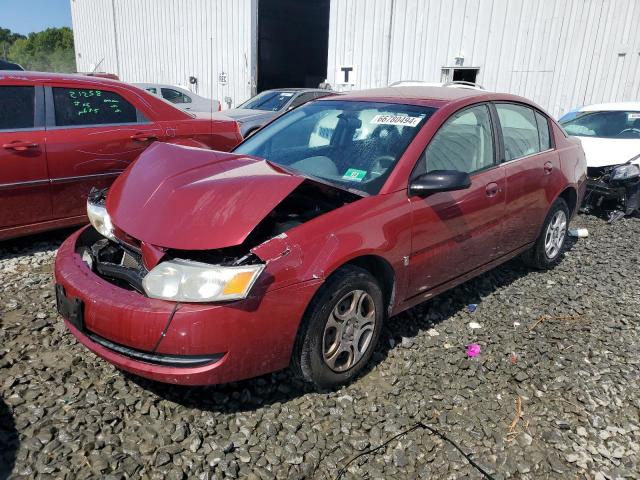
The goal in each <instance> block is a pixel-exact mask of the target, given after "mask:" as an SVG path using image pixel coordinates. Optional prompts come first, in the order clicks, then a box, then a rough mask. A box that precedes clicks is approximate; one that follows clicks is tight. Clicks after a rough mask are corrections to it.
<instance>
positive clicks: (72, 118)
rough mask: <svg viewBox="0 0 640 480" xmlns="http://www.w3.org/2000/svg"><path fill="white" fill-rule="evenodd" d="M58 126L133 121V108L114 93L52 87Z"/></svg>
mask: <svg viewBox="0 0 640 480" xmlns="http://www.w3.org/2000/svg"><path fill="white" fill-rule="evenodd" d="M53 105H54V107H55V113H56V125H57V126H82V125H101V124H118V123H135V122H136V121H137V114H136V109H135V107H134V106H133V105H131V104H130V103H129V102H128V101H126V100H125V99H124V98H122V97H121V96H120V95H118V94H117V93H115V92H109V91H107V90H92V89H86V88H57V87H54V88H53Z"/></svg>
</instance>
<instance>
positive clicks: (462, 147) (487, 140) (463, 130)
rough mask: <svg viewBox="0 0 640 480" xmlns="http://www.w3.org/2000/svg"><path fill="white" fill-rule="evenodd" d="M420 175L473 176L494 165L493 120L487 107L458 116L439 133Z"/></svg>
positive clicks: (427, 150) (433, 140)
mask: <svg viewBox="0 0 640 480" xmlns="http://www.w3.org/2000/svg"><path fill="white" fill-rule="evenodd" d="M425 160H426V165H423V166H419V168H420V170H421V171H420V173H425V172H426V173H428V172H433V171H435V170H458V171H460V172H466V173H473V172H477V171H479V170H483V169H485V168H488V167H491V166H492V165H494V149H493V133H492V130H491V116H490V115H489V108H488V107H487V106H486V105H479V106H477V107H471V108H466V109H464V110H462V111H461V112H458V113H455V114H454V115H453V116H451V118H449V120H447V121H446V123H445V124H444V125H443V126H442V127H440V130H438V131H437V132H436V134H435V135H434V137H433V139H432V140H431V142H429V146H428V147H427V149H426V150H425V153H424V155H423V159H421V160H420V161H421V162H424V161H425Z"/></svg>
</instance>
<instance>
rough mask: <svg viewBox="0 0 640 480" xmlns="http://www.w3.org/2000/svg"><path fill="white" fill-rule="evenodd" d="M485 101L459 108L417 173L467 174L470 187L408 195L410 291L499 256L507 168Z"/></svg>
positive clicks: (425, 288) (418, 290) (411, 293)
mask: <svg viewBox="0 0 640 480" xmlns="http://www.w3.org/2000/svg"><path fill="white" fill-rule="evenodd" d="M494 132H495V129H494V125H493V124H492V120H491V115H490V111H489V108H488V106H487V105H485V104H482V105H477V106H472V107H469V108H466V109H463V110H462V111H459V112H457V113H455V114H454V115H453V116H452V117H451V118H450V119H449V120H448V121H447V122H446V123H445V124H444V125H443V126H442V127H441V128H440V130H438V132H437V133H436V134H435V135H434V137H433V139H432V140H431V142H430V143H429V145H428V147H427V149H426V150H425V153H424V154H423V156H422V157H421V159H420V160H419V163H418V165H417V166H416V171H415V172H414V176H416V175H419V174H421V173H428V172H432V171H437V170H458V171H463V172H466V173H469V175H470V177H471V182H472V183H471V186H470V187H469V188H468V189H465V190H460V191H453V192H440V193H435V194H432V195H429V196H427V197H425V198H421V197H417V196H414V197H412V198H411V199H410V202H411V208H412V225H413V232H412V245H411V256H410V258H409V275H410V279H409V290H408V294H409V295H408V296H409V297H412V296H415V295H419V294H422V293H424V292H427V291H429V290H431V289H433V288H435V287H437V286H439V285H441V284H443V283H445V282H447V281H449V280H453V279H454V278H456V277H458V276H460V275H463V274H465V273H467V272H469V271H471V270H473V269H475V268H477V267H480V266H482V265H484V264H486V263H488V262H490V261H491V260H493V259H495V258H496V255H497V253H496V251H497V248H498V245H499V242H500V237H501V230H502V220H503V216H504V213H505V172H504V168H503V167H502V166H501V165H499V162H498V156H497V155H496V151H497V149H496V142H495V134H494Z"/></svg>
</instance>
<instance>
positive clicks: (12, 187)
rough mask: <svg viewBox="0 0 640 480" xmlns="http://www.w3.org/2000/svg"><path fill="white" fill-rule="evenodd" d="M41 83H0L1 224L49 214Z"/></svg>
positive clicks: (15, 223) (11, 224)
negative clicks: (20, 84)
mask: <svg viewBox="0 0 640 480" xmlns="http://www.w3.org/2000/svg"><path fill="white" fill-rule="evenodd" d="M43 123H44V110H43V93H42V88H41V87H33V86H18V85H6V84H3V85H0V228H2V229H4V228H11V227H18V226H22V225H28V224H32V223H38V222H43V221H46V220H49V219H50V218H51V198H50V191H49V175H48V172H47V156H46V146H45V134H44V124H43Z"/></svg>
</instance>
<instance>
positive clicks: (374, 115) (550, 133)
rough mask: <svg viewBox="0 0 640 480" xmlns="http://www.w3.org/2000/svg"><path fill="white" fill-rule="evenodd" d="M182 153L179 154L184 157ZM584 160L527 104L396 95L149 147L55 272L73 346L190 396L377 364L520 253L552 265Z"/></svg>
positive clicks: (352, 100) (98, 205) (321, 382)
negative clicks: (231, 142)
mask: <svg viewBox="0 0 640 480" xmlns="http://www.w3.org/2000/svg"><path fill="white" fill-rule="evenodd" d="M176 159H180V161H176ZM585 180H586V163H585V156H584V152H583V150H582V148H581V146H580V143H579V141H578V140H576V139H574V138H568V137H567V136H566V134H565V133H564V131H563V130H562V128H561V127H560V126H559V125H558V124H557V123H556V122H555V121H554V120H553V119H551V118H550V117H549V116H548V115H547V114H546V113H545V112H543V111H542V110H541V109H540V108H539V107H537V106H536V105H534V104H533V103H531V102H529V101H528V100H525V99H524V98H521V97H516V96H512V95H506V94H494V93H489V92H484V91H476V90H463V89H450V88H428V87H406V88H405V87H402V88H389V89H380V90H370V91H362V92H352V93H348V94H345V95H342V96H340V97H330V98H326V99H321V100H316V101H312V102H310V103H307V104H305V105H302V106H300V107H298V108H296V109H294V110H292V111H290V112H288V113H286V114H284V115H283V116H281V117H279V118H277V119H276V120H274V121H273V122H271V123H270V124H268V125H267V126H265V127H264V128H262V129H261V130H259V131H258V132H256V133H255V134H254V135H252V136H251V137H249V138H247V139H246V140H245V141H244V142H243V143H241V144H240V145H239V146H238V147H236V148H235V149H234V151H233V152H232V153H228V154H225V153H219V152H207V151H205V150H188V149H184V148H181V147H178V146H173V145H162V144H156V145H154V146H153V147H151V148H150V149H149V150H147V151H146V152H145V153H144V154H143V155H141V156H140V159H139V160H138V161H137V162H136V163H134V164H133V165H132V166H131V167H129V169H127V171H126V172H125V173H124V174H123V175H121V176H120V177H119V178H118V179H117V180H116V182H115V183H114V184H113V186H112V187H111V189H110V190H109V192H108V193H105V192H95V194H94V195H92V196H91V197H90V199H89V203H88V208H89V211H90V213H91V223H92V226H89V227H86V228H84V229H82V230H80V231H79V232H77V233H75V234H74V235H72V236H71V237H70V238H69V239H67V240H66V241H65V243H64V244H63V245H62V246H61V247H60V249H59V250H58V254H57V257H56V265H55V280H56V295H57V304H58V310H59V312H60V314H61V315H62V317H63V318H64V319H65V320H66V323H67V326H68V328H69V329H70V330H71V332H72V333H73V334H74V335H75V336H76V338H77V339H78V340H79V341H80V342H82V343H83V344H84V345H86V346H87V347H88V348H89V349H90V350H92V351H93V352H95V353H96V354H97V355H99V356H101V357H102V358H104V359H106V360H107V361H109V362H111V363H113V364H115V365H117V366H118V367H119V368H121V369H123V370H127V371H129V372H133V373H135V374H138V375H141V376H144V377H148V378H152V379H155V380H159V381H163V382H171V383H180V384H188V385H196V384H214V383H222V382H230V381H235V380H240V379H243V378H248V377H253V376H257V375H261V374H264V373H268V372H272V371H275V370H278V369H281V368H285V367H287V366H289V365H290V366H291V367H292V370H293V372H295V373H296V374H297V375H299V376H300V377H301V378H303V379H305V380H307V381H309V382H312V383H313V384H315V385H316V386H318V387H335V386H338V385H341V384H343V383H345V382H348V381H349V380H351V379H352V378H353V377H354V376H355V375H357V374H358V372H359V371H361V370H362V368H363V366H364V365H366V363H367V362H368V360H369V358H370V357H371V354H372V352H373V350H374V349H375V346H376V343H377V340H378V337H379V335H380V331H381V328H382V325H383V323H384V321H386V319H387V318H388V317H390V316H393V315H395V314H397V313H399V312H402V311H403V310H406V309H408V308H410V307H412V306H414V305H416V304H418V303H420V302H423V301H425V300H427V299H429V298H431V297H433V296H434V295H437V294H438V293H440V292H443V291H444V290H447V289H449V288H451V287H453V286H455V285H458V284H460V283H462V282H464V281H466V280H468V279H470V278H472V277H474V276H476V275H479V274H480V273H482V272H485V271H487V270H488V269H490V268H492V267H494V266H496V265H498V264H500V263H503V262H505V261H507V260H509V259H511V258H513V257H515V256H516V255H520V254H523V255H524V258H525V260H526V261H527V263H528V264H530V265H532V266H533V267H536V268H550V267H553V266H554V265H555V264H557V263H558V262H559V261H560V259H561V258H562V249H563V247H564V243H565V239H566V233H567V227H568V224H569V221H570V219H571V217H572V216H573V215H574V214H575V212H576V209H577V207H578V206H579V205H580V202H581V199H582V197H583V195H584V191H585Z"/></svg>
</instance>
